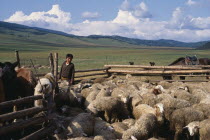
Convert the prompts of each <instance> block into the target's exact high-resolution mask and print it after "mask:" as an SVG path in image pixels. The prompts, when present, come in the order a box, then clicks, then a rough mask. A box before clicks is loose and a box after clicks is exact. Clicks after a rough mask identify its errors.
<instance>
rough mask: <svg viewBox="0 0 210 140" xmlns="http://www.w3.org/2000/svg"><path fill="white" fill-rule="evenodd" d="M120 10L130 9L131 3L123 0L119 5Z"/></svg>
mask: <svg viewBox="0 0 210 140" xmlns="http://www.w3.org/2000/svg"><path fill="white" fill-rule="evenodd" d="M120 10H123V11H129V10H131V5H130V3H129V2H128V0H124V1H123V3H122V4H121V6H120Z"/></svg>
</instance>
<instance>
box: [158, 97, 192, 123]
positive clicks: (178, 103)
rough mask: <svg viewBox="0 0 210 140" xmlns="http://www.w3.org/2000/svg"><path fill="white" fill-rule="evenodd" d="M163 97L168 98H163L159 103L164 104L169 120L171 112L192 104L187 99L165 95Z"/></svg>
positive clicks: (165, 113)
mask: <svg viewBox="0 0 210 140" xmlns="http://www.w3.org/2000/svg"><path fill="white" fill-rule="evenodd" d="M163 97H166V98H165V99H163V100H161V101H160V102H159V103H162V104H163V107H164V116H165V118H166V120H168V121H169V120H170V118H171V114H172V113H173V111H174V110H176V109H180V108H185V107H190V106H191V104H190V103H189V102H188V101H186V100H182V99H175V98H172V97H170V96H163Z"/></svg>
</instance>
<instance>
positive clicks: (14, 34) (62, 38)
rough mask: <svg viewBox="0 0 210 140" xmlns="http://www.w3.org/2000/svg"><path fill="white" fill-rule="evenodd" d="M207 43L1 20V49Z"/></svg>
mask: <svg viewBox="0 0 210 140" xmlns="http://www.w3.org/2000/svg"><path fill="white" fill-rule="evenodd" d="M205 43H206V42H196V43H184V42H179V41H174V40H164V39H161V40H141V39H133V38H127V37H121V36H100V35H91V36H87V37H86V36H76V35H72V34H67V33H64V32H60V31H55V30H49V29H43V28H38V27H29V26H25V25H20V24H15V23H8V22H3V21H0V50H1V51H10V50H22V51H31V50H34V51H41V50H49V49H52V47H53V48H54V49H59V47H135V48H140V47H144V48H145V47H150V46H153V47H154V46H164V47H192V48H196V47H198V46H202V45H204V44H205Z"/></svg>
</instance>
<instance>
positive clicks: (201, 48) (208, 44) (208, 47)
mask: <svg viewBox="0 0 210 140" xmlns="http://www.w3.org/2000/svg"><path fill="white" fill-rule="evenodd" d="M197 49H198V50H208V49H210V42H207V43H205V44H204V45H202V46H200V47H198V48H197Z"/></svg>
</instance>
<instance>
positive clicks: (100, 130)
mask: <svg viewBox="0 0 210 140" xmlns="http://www.w3.org/2000/svg"><path fill="white" fill-rule="evenodd" d="M94 136H102V137H101V138H104V139H107V140H111V139H116V136H115V134H114V129H113V127H111V125H110V124H109V123H107V122H105V121H103V120H102V119H101V118H98V117H96V118H95V125H94ZM94 139H95V138H94Z"/></svg>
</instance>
